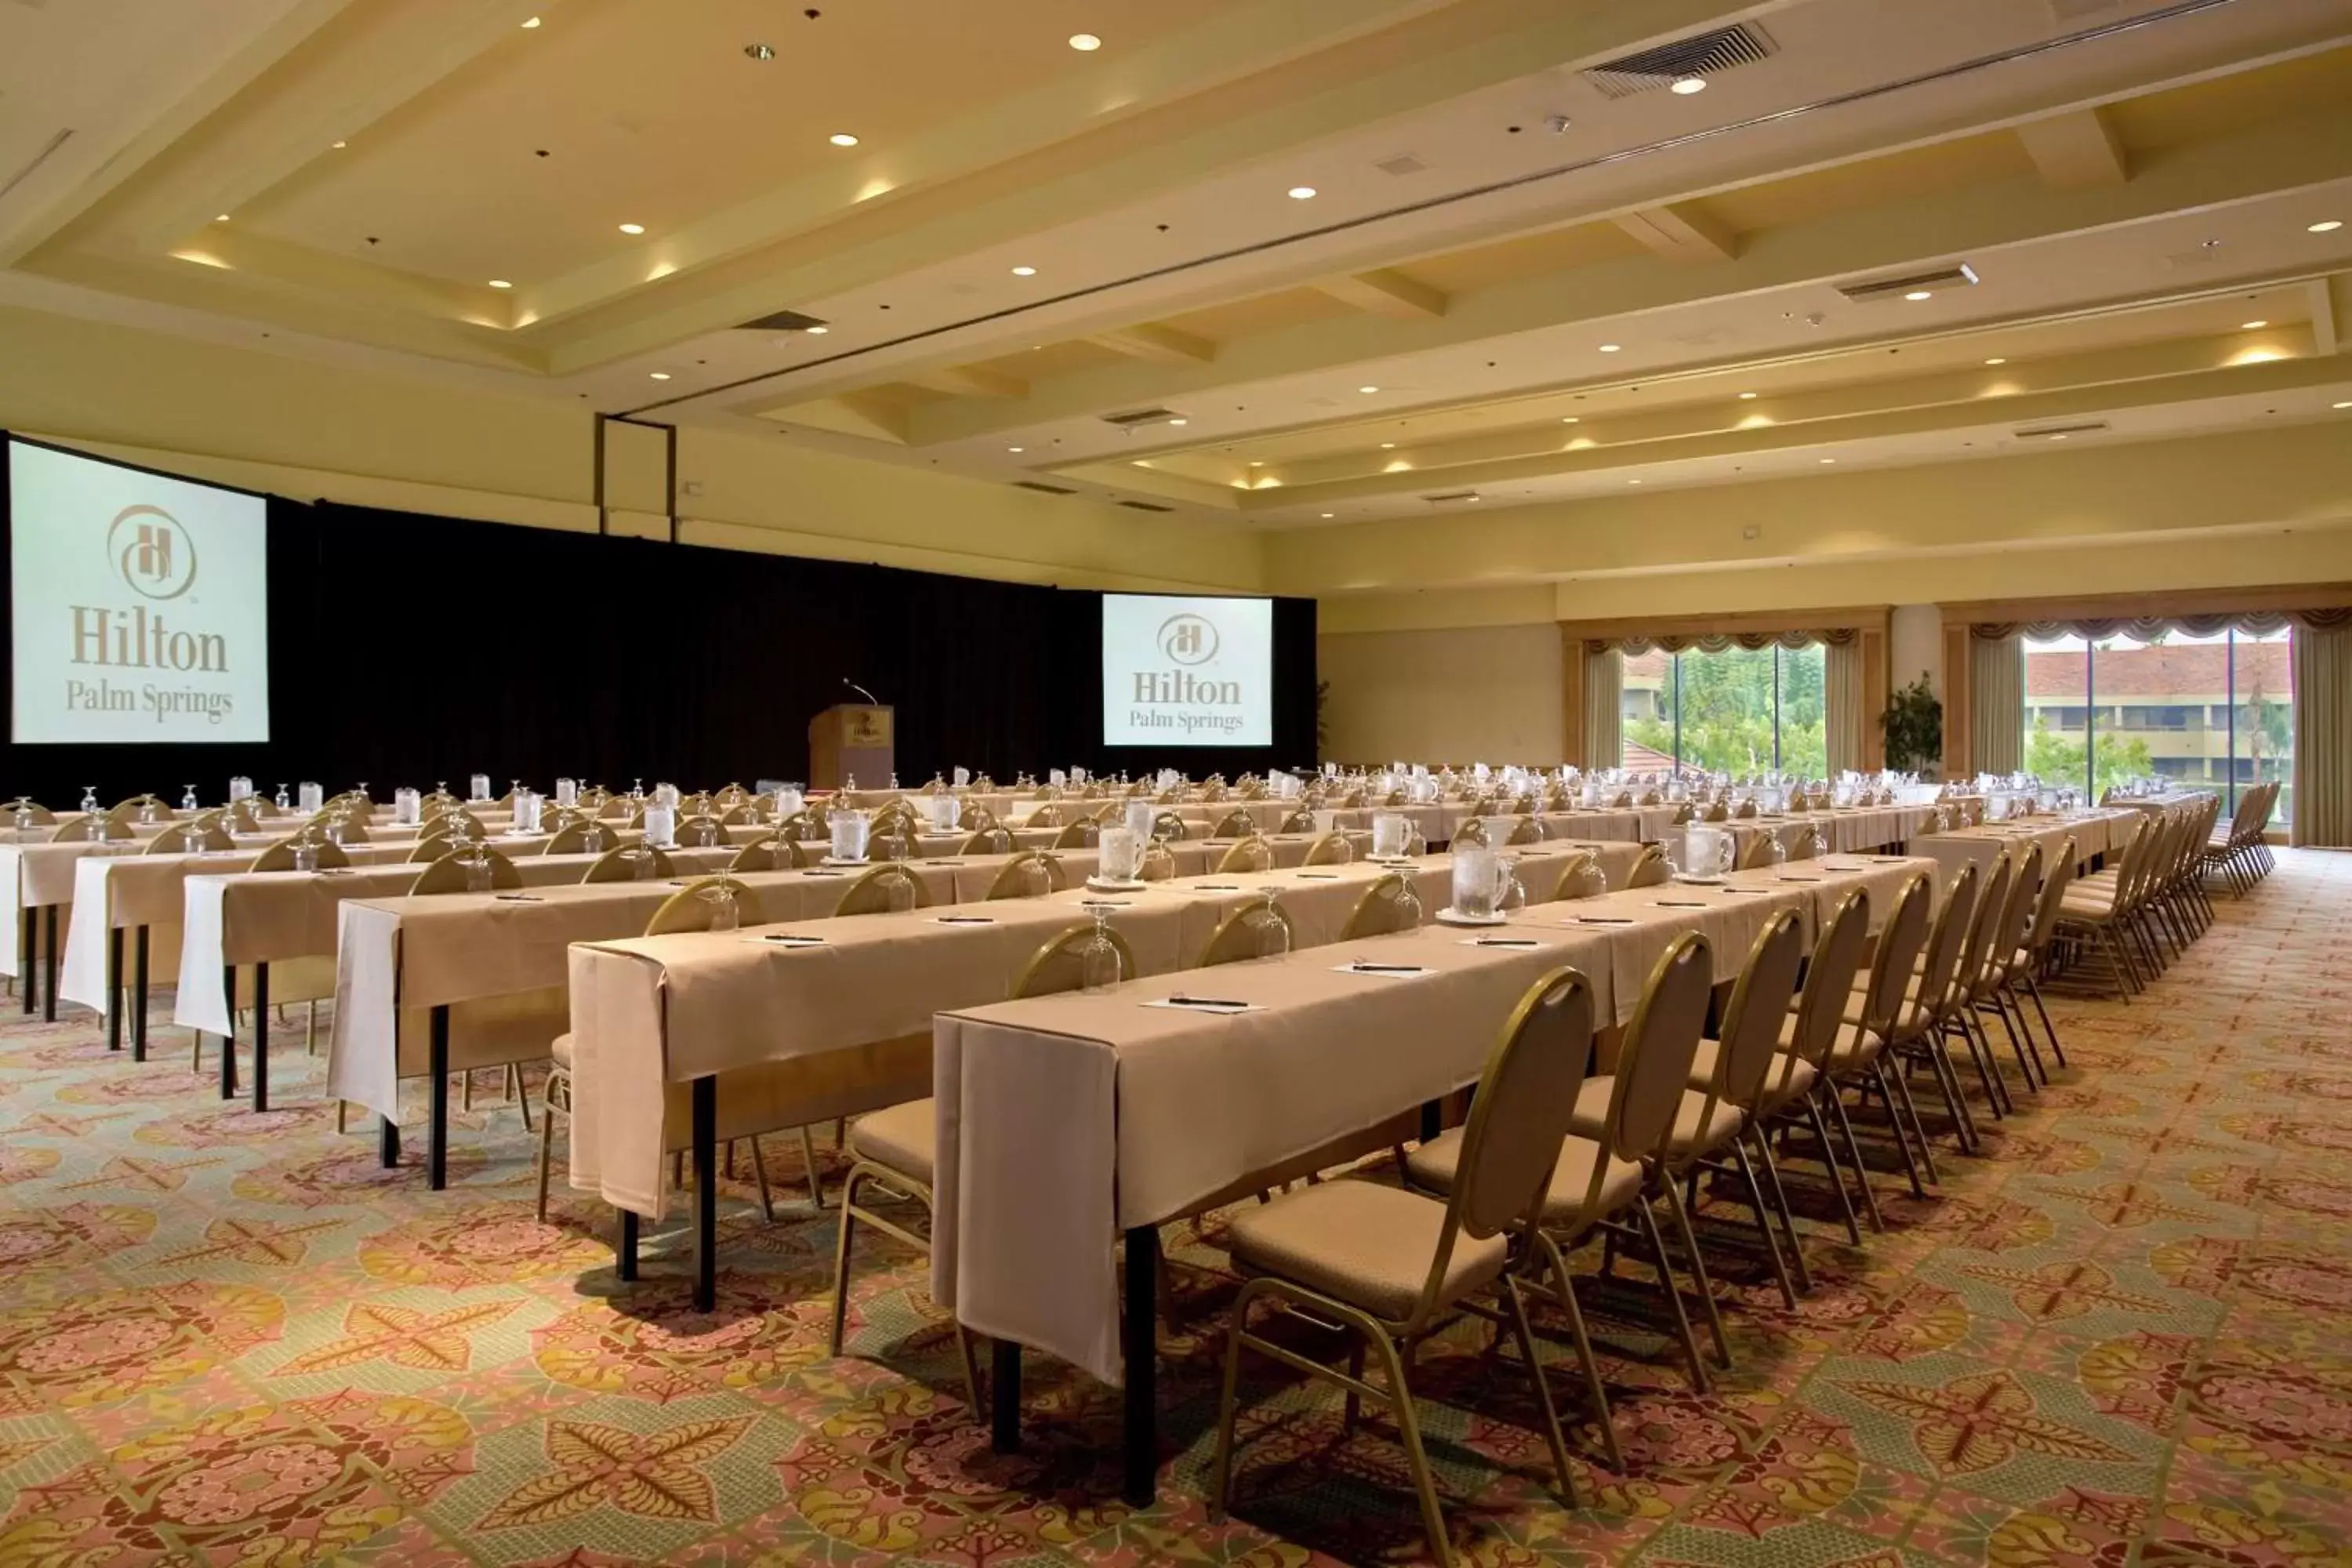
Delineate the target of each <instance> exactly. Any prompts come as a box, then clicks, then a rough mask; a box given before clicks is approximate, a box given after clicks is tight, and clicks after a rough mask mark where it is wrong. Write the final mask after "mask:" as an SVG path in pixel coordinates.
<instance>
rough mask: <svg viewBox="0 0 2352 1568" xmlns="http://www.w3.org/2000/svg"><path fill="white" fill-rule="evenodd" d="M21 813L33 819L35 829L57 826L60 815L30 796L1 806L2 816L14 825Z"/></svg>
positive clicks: (22, 796) (21, 796)
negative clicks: (18, 814) (17, 815)
mask: <svg viewBox="0 0 2352 1568" xmlns="http://www.w3.org/2000/svg"><path fill="white" fill-rule="evenodd" d="M20 811H21V812H23V813H24V814H25V815H26V816H27V817H29V818H31V826H35V827H50V826H56V824H57V820H58V814H57V813H56V812H54V811H51V810H50V809H49V808H48V807H47V806H46V805H42V804H41V803H40V802H39V801H37V800H35V799H34V798H33V797H32V796H31V795H18V796H17V797H16V799H14V800H12V801H10V802H9V803H8V804H7V805H0V816H5V817H6V818H7V819H8V821H9V822H10V823H12V824H13V823H14V822H15V821H16V814H17V813H18V812H20Z"/></svg>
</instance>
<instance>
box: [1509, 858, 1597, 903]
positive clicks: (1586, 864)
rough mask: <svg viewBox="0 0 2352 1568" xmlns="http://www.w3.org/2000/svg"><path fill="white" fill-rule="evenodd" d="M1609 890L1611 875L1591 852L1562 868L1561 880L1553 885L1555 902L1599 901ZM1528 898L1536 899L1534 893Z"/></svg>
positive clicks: (1552, 893) (1552, 890) (1552, 891)
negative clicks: (1572, 900)
mask: <svg viewBox="0 0 2352 1568" xmlns="http://www.w3.org/2000/svg"><path fill="white" fill-rule="evenodd" d="M1608 890H1609V873H1608V872H1606V871H1604V870H1602V869H1601V858H1600V857H1599V856H1597V855H1595V854H1593V853H1592V852H1591V850H1586V851H1585V852H1584V853H1582V854H1580V855H1579V856H1577V858H1575V859H1573V860H1570V862H1569V863H1568V864H1567V866H1565V867H1564V868H1561V870H1560V874H1559V881H1557V882H1555V883H1554V884H1553V885H1552V889H1551V897H1552V899H1554V900H1566V899H1597V898H1599V897H1600V896H1601V894H1603V893H1605V892H1607V891H1608ZM1528 897H1529V898H1530V899H1533V898H1534V894H1533V892H1532V891H1530V892H1529V894H1528Z"/></svg>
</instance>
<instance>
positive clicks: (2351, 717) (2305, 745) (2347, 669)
mask: <svg viewBox="0 0 2352 1568" xmlns="http://www.w3.org/2000/svg"><path fill="white" fill-rule="evenodd" d="M2293 826H2294V839H2293V841H2294V843H2297V844H2318V845H2326V846H2331V847H2347V846H2352V626H2328V627H2324V628H2322V627H2314V626H2296V627H2295V628H2294V824H2293Z"/></svg>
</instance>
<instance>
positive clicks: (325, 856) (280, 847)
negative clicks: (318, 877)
mask: <svg viewBox="0 0 2352 1568" xmlns="http://www.w3.org/2000/svg"><path fill="white" fill-rule="evenodd" d="M296 837H300V836H299V834H298V835H296ZM310 847H311V848H312V849H313V850H315V851H316V852H317V854H318V857H319V858H318V861H317V868H318V869H319V870H321V871H340V870H341V869H342V868H344V867H346V866H348V865H350V864H351V863H352V858H351V857H350V856H348V855H346V854H344V853H343V851H342V848H341V846H340V845H334V844H329V843H327V842H325V841H324V840H320V842H318V843H315V844H313V845H311V846H310ZM253 868H254V869H255V870H257V871H291V870H292V869H294V839H293V838H281V839H279V840H278V842H277V843H275V844H273V845H271V846H270V847H268V848H267V849H265V850H263V851H262V852H261V854H260V856H259V857H258V858H256V859H255V861H254V862H253Z"/></svg>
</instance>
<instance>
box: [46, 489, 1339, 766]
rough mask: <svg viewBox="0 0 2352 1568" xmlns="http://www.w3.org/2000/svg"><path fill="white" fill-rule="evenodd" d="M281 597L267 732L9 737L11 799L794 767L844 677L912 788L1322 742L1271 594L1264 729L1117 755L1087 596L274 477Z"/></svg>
mask: <svg viewBox="0 0 2352 1568" xmlns="http://www.w3.org/2000/svg"><path fill="white" fill-rule="evenodd" d="M269 617H270V626H269V664H270V668H269V689H270V734H271V736H272V739H271V741H270V742H268V744H266V745H258V746H202V745H170V746H79V747H77V746H16V745H14V744H9V745H7V746H6V747H5V772H0V796H5V795H14V794H16V792H18V791H23V792H24V793H26V794H28V795H32V796H33V797H34V798H36V799H37V800H40V801H42V802H43V803H44V804H46V805H50V806H52V807H63V806H68V805H72V804H73V803H74V802H76V801H78V800H79V798H80V795H81V792H82V789H83V787H84V786H85V785H94V786H95V787H96V788H97V790H98V793H99V796H100V799H102V800H105V801H107V802H109V803H111V802H113V801H115V800H118V799H120V798H121V797H122V796H124V795H131V794H133V793H135V792H137V791H139V790H142V789H152V790H153V791H155V792H157V793H158V794H163V795H167V796H168V798H170V799H171V800H173V802H175V803H176V801H177V800H178V798H179V794H180V791H181V789H182V787H183V786H184V784H188V783H191V782H193V783H194V784H195V785H196V788H197V790H198V793H199V794H200V795H201V796H202V797H203V798H204V799H205V800H208V801H209V800H217V799H219V798H220V797H221V795H223V793H224V791H225V789H226V781H227V780H228V778H229V777H230V776H231V775H233V774H237V773H245V774H248V775H250V776H251V778H252V779H253V781H254V784H255V785H256V786H257V788H259V789H260V790H262V791H263V792H264V793H268V792H271V791H274V790H275V789H276V788H277V787H278V784H280V783H284V784H288V785H289V786H291V785H292V784H296V783H299V782H300V781H302V780H305V779H315V780H317V781H318V782H320V783H321V784H325V785H326V787H327V788H328V790H329V791H330V792H333V791H336V790H339V789H343V788H346V787H349V786H350V785H351V784H355V783H359V782H362V781H364V782H365V783H366V784H367V785H368V788H369V790H370V792H371V793H372V794H373V795H375V796H376V797H377V798H378V799H389V798H390V796H391V793H392V791H393V789H394V787H396V786H398V785H401V784H415V785H418V786H419V787H427V788H429V787H430V786H431V785H433V784H435V783H436V781H446V783H447V784H448V785H449V787H450V788H451V789H453V790H456V791H457V792H458V793H460V794H463V793H464V790H465V787H466V779H467V775H468V774H470V773H475V772H485V773H489V774H490V776H491V782H492V784H494V785H495V786H496V787H497V788H498V789H499V791H501V792H503V791H504V790H505V789H506V787H507V784H508V782H509V780H510V779H515V778H520V779H522V780H523V781H525V782H526V783H529V784H535V785H537V786H538V787H540V788H541V789H551V788H552V787H553V783H554V780H555V779H556V778H557V777H559V776H564V775H569V776H572V777H576V778H580V779H583V780H588V781H591V782H597V783H602V784H607V785H610V786H612V787H614V788H617V789H626V788H627V787H629V785H630V784H631V782H632V781H633V780H637V779H642V780H643V781H644V783H645V784H646V787H648V788H650V787H651V786H652V785H653V784H654V783H655V782H656V780H657V779H667V780H672V781H675V782H677V783H678V784H682V785H684V786H686V787H688V788H698V787H708V786H714V785H717V784H723V783H726V782H728V781H729V780H739V781H740V782H742V783H744V784H751V783H752V782H753V781H754V780H756V779H759V778H791V779H805V778H806V777H807V776H808V721H809V720H810V719H811V718H812V717H813V716H814V714H816V713H817V712H819V711H820V710H824V709H825V708H828V707H830V706H832V705H833V704H834V703H836V702H841V701H856V700H860V699H858V698H856V696H855V695H854V694H853V693H851V692H850V691H849V690H848V689H846V688H845V685H844V684H843V683H844V682H845V681H850V680H854V681H856V682H857V683H858V684H860V685H862V686H865V687H867V688H869V689H872V690H873V691H874V693H875V694H876V695H877V697H879V698H880V699H881V700H883V701H884V702H887V703H888V704H890V705H891V706H892V707H893V708H894V709H895V710H897V724H898V736H897V745H898V776H899V780H900V782H901V783H902V784H907V785H908V786H909V787H911V786H914V785H917V784H921V783H923V782H925V781H926V780H928V779H929V778H930V777H931V775H932V774H933V773H945V772H947V771H948V770H949V769H950V768H953V767H955V766H956V765H958V764H961V765H963V766H967V767H971V768H973V769H975V770H986V771H987V772H989V773H992V774H993V775H995V776H996V777H997V778H999V779H1001V780H1003V781H1005V782H1008V783H1009V782H1010V781H1011V780H1012V778H1013V774H1014V773H1015V772H1016V771H1018V770H1020V769H1023V768H1029V769H1034V770H1036V771H1038V772H1039V773H1040V775H1041V776H1042V774H1043V771H1044V770H1045V768H1047V767H1060V766H1067V765H1070V764H1074V763H1075V764H1076V765H1078V766H1083V767H1088V768H1092V769H1094V770H1096V771H1097V772H1116V771H1118V769H1121V768H1126V769H1129V770H1131V771H1138V772H1140V771H1143V770H1147V769H1153V768H1158V767H1160V766H1163V765H1164V766H1169V767H1176V768H1181V769H1184V770H1186V771H1187V772H1190V773H1195V774H1200V773H1208V772H1211V771H1222V772H1224V773H1227V774H1228V775H1231V774H1234V773H1239V772H1241V771H1243V770H1244V769H1255V770H1258V771H1261V772H1262V771H1264V770H1265V769H1266V768H1267V767H1271V766H1292V767H1304V766H1308V765H1311V764H1312V763H1313V762H1314V760H1315V605H1314V601H1312V600H1308V599H1278V600H1276V605H1275V686H1276V696H1275V708H1274V739H1275V744H1274V745H1272V746H1270V747H1265V748H1249V749H1223V748H1192V747H1168V748H1140V747H1131V748H1121V749H1119V750H1118V751H1116V752H1113V751H1110V750H1107V749H1106V748H1105V747H1104V746H1103V745H1102V744H1101V739H1102V727H1101V694H1102V666H1101V598H1100V595H1097V594H1093V593H1085V592H1078V591H1073V590H1063V589H1055V588H1051V587H1045V586H1037V585H1032V584H1017V583H998V582H991V581H987V580H983V579H978V578H970V577H950V576H944V575H940V574H934V573H926V572H908V571H901V570H898V569H895V568H890V567H884V566H876V565H869V564H864V563H853V562H839V561H821V560H813V559H808V558H804V557H800V556H783V555H756V554H750V553H745V552H737V551H725V550H714V549H706V548H700V547H697V546H691V545H674V544H668V543H662V542H652V541H646V540H635V539H616V538H608V537H604V536H600V535H596V534H581V533H565V532H558V531H550V530H544V529H534V528H521V527H514V526H510V525H507V524H501V523H485V522H473V521H461V520H458V519H454V518H443V517H432V516H425V515H420V514H415V513H409V512H394V511H381V510H373V509H369V508H363V507H349V506H340V505H336V504H333V503H331V502H320V503H319V504H317V505H303V504H301V503H299V502H291V501H286V500H277V499H273V500H271V502H270V511H269ZM0 646H5V645H0ZM858 782H859V784H862V785H870V786H871V785H880V784H884V783H885V782H887V781H885V780H882V779H871V780H868V779H860V780H859V781H858Z"/></svg>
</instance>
